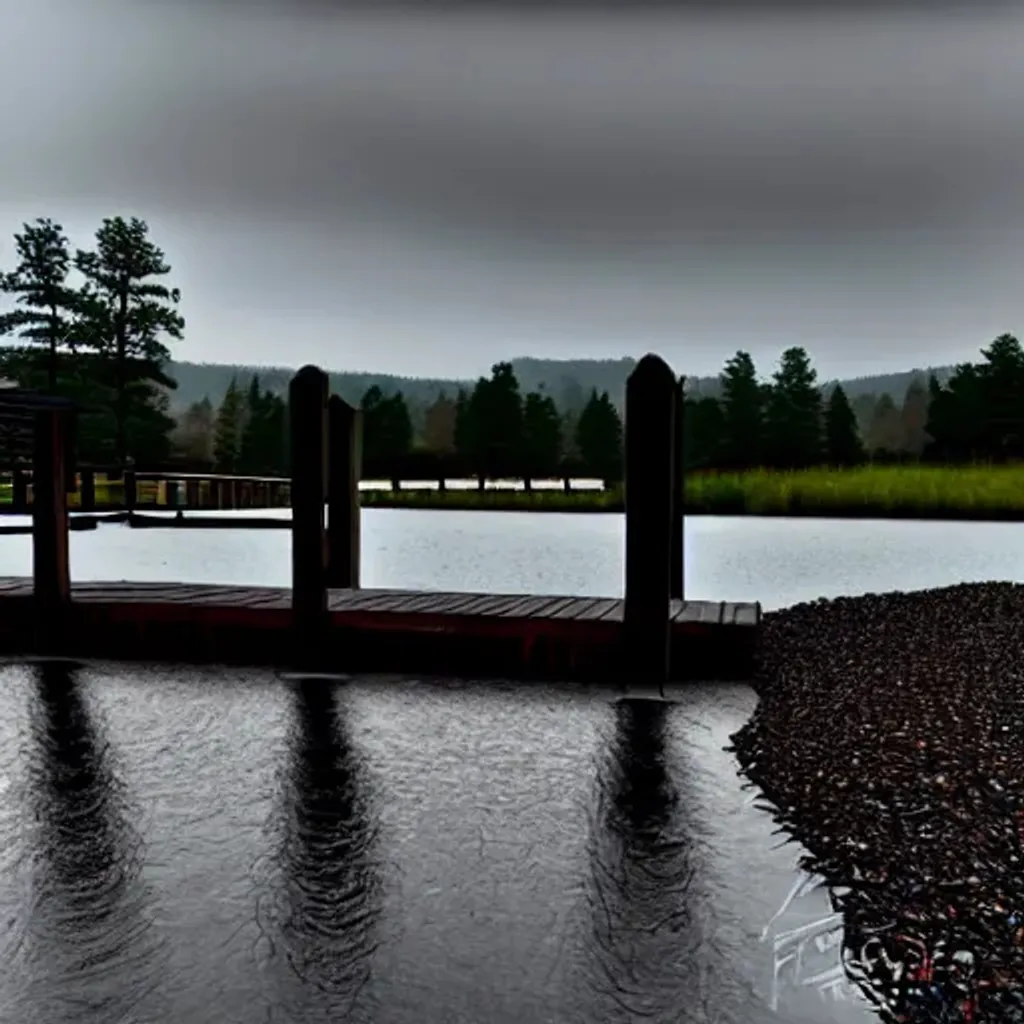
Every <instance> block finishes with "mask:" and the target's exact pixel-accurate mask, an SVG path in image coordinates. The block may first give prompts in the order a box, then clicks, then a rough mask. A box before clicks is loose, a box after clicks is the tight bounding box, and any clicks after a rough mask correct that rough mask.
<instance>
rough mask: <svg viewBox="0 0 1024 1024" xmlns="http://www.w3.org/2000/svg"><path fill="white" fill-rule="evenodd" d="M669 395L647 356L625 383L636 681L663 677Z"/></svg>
mask: <svg viewBox="0 0 1024 1024" xmlns="http://www.w3.org/2000/svg"><path fill="white" fill-rule="evenodd" d="M675 393H676V379H675V375H674V374H673V373H672V370H671V369H670V368H669V366H668V364H667V363H666V362H665V361H664V360H663V359H661V358H659V357H658V356H655V355H646V356H644V357H643V359H641V360H640V362H639V363H637V365H636V368H635V369H634V370H633V372H632V373H631V374H630V375H629V379H628V380H627V381H626V474H625V475H626V480H625V483H626V601H625V609H624V622H623V640H624V651H623V653H624V655H625V664H624V671H625V672H626V673H627V674H628V675H629V676H631V677H634V678H636V679H637V680H638V681H640V682H644V683H653V682H657V683H663V682H665V681H666V680H667V679H668V673H669V639H670V627H671V623H670V621H669V593H670V588H671V580H670V571H669V563H670V560H671V556H672V482H673V480H672V450H673V448H674V440H675V424H674V419H675V416H674V412H675Z"/></svg>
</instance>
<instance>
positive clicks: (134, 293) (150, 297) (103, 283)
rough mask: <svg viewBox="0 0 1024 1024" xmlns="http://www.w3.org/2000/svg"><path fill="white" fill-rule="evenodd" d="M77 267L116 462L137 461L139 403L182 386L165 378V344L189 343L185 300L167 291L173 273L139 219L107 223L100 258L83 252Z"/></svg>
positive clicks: (87, 339)
mask: <svg viewBox="0 0 1024 1024" xmlns="http://www.w3.org/2000/svg"><path fill="white" fill-rule="evenodd" d="M75 266H76V267H77V269H78V270H79V272H80V273H81V274H82V275H83V277H84V278H85V281H86V284H85V288H84V289H83V291H82V301H83V313H84V318H85V324H84V328H85V330H84V332H83V335H82V342H83V343H87V344H89V345H90V346H91V347H92V348H93V349H94V350H95V351H96V353H97V354H98V356H99V363H98V365H99V366H100V367H102V369H103V370H105V371H106V374H105V375H106V376H107V377H108V378H109V385H110V388H111V390H112V393H113V414H114V429H115V436H114V454H115V457H116V459H117V460H118V462H123V461H124V460H125V459H126V457H127V456H128V455H129V454H131V453H130V451H129V430H128V421H129V419H130V418H131V417H132V415H133V406H132V403H133V401H134V402H139V401H142V402H146V401H150V400H152V399H153V398H154V396H155V395H156V394H157V392H156V391H155V390H154V389H153V387H152V386H151V385H154V384H155V385H159V386H161V387H163V388H174V387H175V386H176V384H175V382H174V380H172V379H171V378H170V377H168V376H167V374H166V372H165V368H166V366H167V363H168V362H169V360H170V351H169V350H168V349H167V346H166V345H165V344H164V342H163V341H162V340H161V339H162V338H164V337H167V338H173V339H180V338H181V337H182V333H183V331H184V327H185V321H184V319H183V318H182V317H181V315H180V314H179V313H178V310H177V304H178V302H179V301H180V298H181V295H180V293H179V291H178V289H176V288H168V287H167V286H166V285H164V284H163V283H162V279H163V278H164V277H165V276H166V275H167V274H169V273H170V271H171V268H170V266H169V265H168V264H167V262H166V260H165V259H164V254H163V252H162V251H161V250H160V249H159V248H158V247H157V246H156V245H155V244H154V243H153V242H152V241H151V240H150V238H149V227H148V226H147V224H146V222H145V221H142V220H139V219H138V218H137V217H132V218H131V219H130V220H125V219H124V218H123V217H113V218H106V219H105V220H104V221H103V223H102V224H101V226H100V228H99V230H98V231H97V232H96V248H95V251H93V252H84V251H82V250H79V251H78V252H77V253H76V256H75ZM137 415H138V414H137Z"/></svg>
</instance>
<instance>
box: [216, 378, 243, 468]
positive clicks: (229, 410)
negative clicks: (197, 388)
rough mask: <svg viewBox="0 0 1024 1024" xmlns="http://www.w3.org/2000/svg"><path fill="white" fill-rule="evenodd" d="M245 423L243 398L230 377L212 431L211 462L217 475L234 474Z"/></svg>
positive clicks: (235, 382)
mask: <svg viewBox="0 0 1024 1024" xmlns="http://www.w3.org/2000/svg"><path fill="white" fill-rule="evenodd" d="M244 423H245V396H244V395H243V394H242V392H241V390H240V389H239V387H238V382H237V380H236V379H235V378H234V377H232V378H231V381H230V383H229V384H228V387H227V391H225V392H224V400H223V401H222V402H221V403H220V408H219V409H218V410H217V421H216V423H215V424H214V430H213V461H214V465H215V466H216V469H217V472H218V473H234V472H236V470H237V469H238V459H239V455H240V454H241V448H242V431H243V429H244Z"/></svg>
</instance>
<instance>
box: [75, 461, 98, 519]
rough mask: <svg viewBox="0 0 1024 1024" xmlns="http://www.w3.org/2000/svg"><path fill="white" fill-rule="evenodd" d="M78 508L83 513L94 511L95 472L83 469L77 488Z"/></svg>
mask: <svg viewBox="0 0 1024 1024" xmlns="http://www.w3.org/2000/svg"><path fill="white" fill-rule="evenodd" d="M78 494H79V497H78V507H79V508H80V509H81V510H82V511H83V512H95V511H96V470H94V469H83V470H82V473H81V483H80V486H79V492H78Z"/></svg>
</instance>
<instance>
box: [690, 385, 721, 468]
mask: <svg viewBox="0 0 1024 1024" xmlns="http://www.w3.org/2000/svg"><path fill="white" fill-rule="evenodd" d="M724 435H725V413H724V411H723V409H722V403H721V402H719V401H718V399H716V398H711V397H710V396H704V397H703V398H691V397H689V396H687V398H686V400H685V411H684V415H683V462H684V465H685V466H686V468H687V469H709V468H714V467H718V466H719V465H720V463H721V459H722V439H723V437H724Z"/></svg>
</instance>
